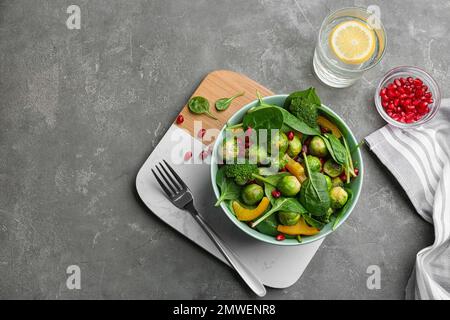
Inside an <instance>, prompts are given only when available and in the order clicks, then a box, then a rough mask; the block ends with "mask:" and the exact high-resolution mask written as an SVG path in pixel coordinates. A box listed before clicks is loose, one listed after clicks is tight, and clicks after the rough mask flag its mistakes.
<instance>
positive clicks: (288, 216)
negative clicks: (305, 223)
mask: <svg viewBox="0 0 450 320" xmlns="http://www.w3.org/2000/svg"><path fill="white" fill-rule="evenodd" d="M278 220H280V223H281V224H283V225H285V226H293V225H294V224H296V223H297V222H298V220H300V214H298V213H296V212H290V211H279V212H278Z"/></svg>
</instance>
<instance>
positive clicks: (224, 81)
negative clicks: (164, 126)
mask: <svg viewBox="0 0 450 320" xmlns="http://www.w3.org/2000/svg"><path fill="white" fill-rule="evenodd" d="M256 91H259V93H260V94H261V95H262V96H263V97H264V96H270V95H273V94H274V93H273V92H272V91H270V90H269V89H267V88H265V87H263V86H262V85H260V84H259V83H257V82H256V81H253V80H252V79H250V78H248V77H246V76H244V75H242V74H240V73H236V72H233V71H229V70H217V71H213V72H211V73H209V74H208V75H207V76H206V77H205V78H204V79H203V81H202V82H201V83H200V85H199V86H198V88H197V89H196V90H195V92H194V93H193V94H192V96H191V98H192V97H196V96H202V97H204V98H206V99H208V101H209V104H210V111H211V113H212V114H213V115H214V116H215V117H216V118H218V120H214V119H212V118H211V117H208V116H207V115H205V114H202V115H197V114H193V113H192V112H190V111H189V108H188V106H187V102H186V105H185V106H184V108H183V109H182V110H181V113H180V114H181V115H183V117H184V122H183V123H182V124H181V125H179V127H180V128H183V129H185V130H187V131H188V132H189V133H190V134H191V136H193V137H197V136H198V132H194V131H195V130H194V121H201V122H202V127H203V128H204V129H206V130H208V129H221V128H222V127H223V126H224V124H225V123H226V122H227V121H228V119H229V118H230V117H231V116H232V115H233V114H234V113H235V112H236V111H237V110H239V109H240V108H242V107H243V106H245V105H246V104H248V103H250V102H252V101H253V100H255V99H257V96H256ZM239 92H245V94H244V95H243V96H242V97H239V98H236V99H235V100H233V103H232V104H231V106H230V107H229V108H228V109H227V110H225V111H217V110H216V107H215V103H216V101H217V100H218V99H221V98H229V97H232V96H234V95H236V94H238V93H239ZM211 142H212V140H211V141H203V143H205V144H210V143H211Z"/></svg>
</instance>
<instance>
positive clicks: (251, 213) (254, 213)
mask: <svg viewBox="0 0 450 320" xmlns="http://www.w3.org/2000/svg"><path fill="white" fill-rule="evenodd" d="M269 204H270V201H269V198H267V197H264V198H262V200H261V202H260V203H259V204H258V206H257V207H256V208H255V209H247V208H244V207H243V206H241V205H240V203H239V202H237V201H233V204H232V206H233V210H234V213H235V214H236V216H237V218H238V220H239V221H252V220H254V219H256V218H258V217H259V216H260V215H262V214H263V213H264V211H266V209H267V207H268V206H269Z"/></svg>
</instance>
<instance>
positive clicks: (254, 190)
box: [242, 183, 264, 205]
mask: <svg viewBox="0 0 450 320" xmlns="http://www.w3.org/2000/svg"><path fill="white" fill-rule="evenodd" d="M263 197H264V190H263V188H262V187H261V186H260V185H257V184H256V183H252V184H249V185H248V186H245V188H244V189H243V190H242V200H244V203H245V204H248V205H254V204H257V203H258V202H260V201H261V199H262V198H263Z"/></svg>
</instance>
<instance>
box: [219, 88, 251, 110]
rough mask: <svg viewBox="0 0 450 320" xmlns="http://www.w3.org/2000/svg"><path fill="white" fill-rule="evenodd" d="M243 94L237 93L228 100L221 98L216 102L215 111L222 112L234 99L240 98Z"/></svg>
mask: <svg viewBox="0 0 450 320" xmlns="http://www.w3.org/2000/svg"><path fill="white" fill-rule="evenodd" d="M244 94H245V92H241V93H238V94H236V95H234V96H232V97H230V98H222V99H219V100H217V101H216V109H217V111H224V110H227V109H228V108H229V106H230V105H231V103H232V102H233V100H234V99H236V98H238V97H242V96H243V95H244Z"/></svg>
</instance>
